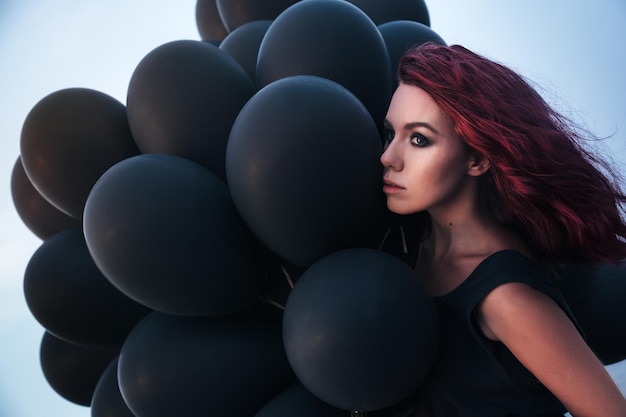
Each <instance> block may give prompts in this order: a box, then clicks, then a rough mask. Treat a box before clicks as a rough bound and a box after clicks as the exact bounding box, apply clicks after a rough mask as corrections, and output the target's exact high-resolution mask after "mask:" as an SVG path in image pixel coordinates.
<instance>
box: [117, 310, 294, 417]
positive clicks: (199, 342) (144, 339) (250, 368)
mask: <svg viewBox="0 0 626 417" xmlns="http://www.w3.org/2000/svg"><path fill="white" fill-rule="evenodd" d="M293 379H294V376H293V373H292V371H291V369H290V368H289V364H288V362H287V359H286V357H285V353H284V349H283V346H282V342H281V333H280V324H279V323H275V322H273V321H270V320H267V319H264V318H262V317H258V316H255V315H252V314H248V313H244V314H239V315H229V316H219V317H208V318H185V317H176V316H168V315H166V314H162V313H156V312H155V313H152V314H150V315H149V316H148V317H146V318H145V319H144V320H143V321H142V322H140V323H139V324H138V325H137V327H136V328H135V329H134V330H133V331H132V332H131V334H130V335H129V336H128V339H126V342H125V343H124V346H123V347H122V352H121V355H120V359H119V366H118V380H119V385H120V391H121V393H122V397H123V398H124V400H125V402H126V404H128V406H129V408H130V409H131V411H132V412H133V413H134V414H135V415H136V416H137V417H160V416H164V417H171V416H185V417H194V416H202V417H205V416H216V417H221V416H224V417H247V416H252V415H254V413H255V412H256V411H257V410H259V409H260V408H261V407H262V406H263V405H264V404H265V403H267V402H268V401H269V400H270V399H272V398H273V397H274V396H276V395H277V394H278V393H279V392H281V391H282V390H283V389H284V388H285V387H286V386H288V385H289V384H291V383H292V381H293Z"/></svg>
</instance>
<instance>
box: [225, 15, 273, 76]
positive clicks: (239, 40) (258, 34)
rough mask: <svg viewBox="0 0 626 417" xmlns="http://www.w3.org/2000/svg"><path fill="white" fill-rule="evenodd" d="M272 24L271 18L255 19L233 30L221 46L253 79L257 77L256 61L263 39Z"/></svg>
mask: <svg viewBox="0 0 626 417" xmlns="http://www.w3.org/2000/svg"><path fill="white" fill-rule="evenodd" d="M271 24H272V21H271V20H255V21H254V22H250V23H246V24H244V25H241V26H239V27H238V28H237V29H235V30H233V31H232V32H231V33H229V34H228V36H226V38H224V40H223V41H222V42H221V43H220V46H219V48H220V49H221V50H223V51H225V52H227V53H228V54H229V55H230V56H232V57H233V58H235V59H236V60H237V62H239V65H241V66H242V68H243V69H245V70H246V72H247V73H248V75H249V76H250V78H251V79H253V80H255V79H256V62H257V56H258V54H259V47H260V46H261V41H262V40H263V37H264V36H265V32H267V29H268V28H269V27H270V25H271Z"/></svg>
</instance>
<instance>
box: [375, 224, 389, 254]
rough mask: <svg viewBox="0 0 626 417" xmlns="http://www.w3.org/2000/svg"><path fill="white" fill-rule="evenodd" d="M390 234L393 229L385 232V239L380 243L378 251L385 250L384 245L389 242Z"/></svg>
mask: <svg viewBox="0 0 626 417" xmlns="http://www.w3.org/2000/svg"><path fill="white" fill-rule="evenodd" d="M390 232H391V227H388V228H387V231H386V232H385V236H383V239H382V240H381V241H380V245H378V250H381V249H382V248H383V245H384V244H385V242H386V241H387V238H388V237H389V233H390Z"/></svg>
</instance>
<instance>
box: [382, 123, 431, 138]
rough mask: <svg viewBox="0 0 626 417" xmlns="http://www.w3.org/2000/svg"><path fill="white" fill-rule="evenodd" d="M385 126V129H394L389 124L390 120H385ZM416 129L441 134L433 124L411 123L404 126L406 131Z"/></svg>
mask: <svg viewBox="0 0 626 417" xmlns="http://www.w3.org/2000/svg"><path fill="white" fill-rule="evenodd" d="M383 124H384V125H385V127H392V125H391V123H389V120H387V119H385V121H384V122H383ZM416 127H424V128H426V129H428V130H430V131H431V132H433V133H435V134H437V135H438V134H439V132H438V131H437V129H435V128H434V127H433V126H432V125H431V124H429V123H426V122H410V123H407V124H405V125H404V130H413V129H415V128H416Z"/></svg>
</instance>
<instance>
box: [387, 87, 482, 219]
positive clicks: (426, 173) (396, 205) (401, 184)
mask: <svg viewBox="0 0 626 417" xmlns="http://www.w3.org/2000/svg"><path fill="white" fill-rule="evenodd" d="M385 140H386V148H385V151H384V152H383V154H382V156H381V157H380V161H381V162H382V164H383V166H384V186H383V191H384V192H385V194H387V207H388V208H389V210H391V211H392V212H394V213H398V214H410V213H416V212H418V211H423V210H427V211H432V210H434V209H437V208H440V207H443V206H445V205H447V204H450V203H452V202H453V201H455V200H457V199H458V196H459V195H461V194H462V192H461V191H462V190H463V187H464V184H465V183H466V181H467V179H468V175H467V173H468V164H469V161H470V152H469V149H468V148H467V146H466V145H465V144H464V143H463V142H462V141H461V138H460V137H459V136H458V135H457V134H456V133H455V132H454V128H453V125H452V121H451V120H450V118H449V117H448V116H447V115H446V114H445V113H444V112H443V111H442V110H441V109H440V108H439V106H438V105H437V104H436V103H435V101H434V100H433V99H432V98H431V97H430V96H429V95H428V94H427V93H426V92H425V91H424V90H422V89H421V88H418V87H416V86H413V85H409V84H402V83H401V84H400V85H399V87H398V88H397V90H396V92H395V93H394V95H393V98H392V99H391V104H390V105H389V109H388V111H387V118H386V119H385Z"/></svg>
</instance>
